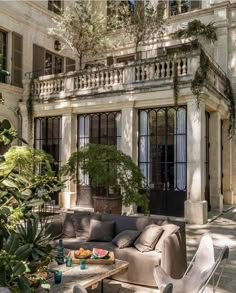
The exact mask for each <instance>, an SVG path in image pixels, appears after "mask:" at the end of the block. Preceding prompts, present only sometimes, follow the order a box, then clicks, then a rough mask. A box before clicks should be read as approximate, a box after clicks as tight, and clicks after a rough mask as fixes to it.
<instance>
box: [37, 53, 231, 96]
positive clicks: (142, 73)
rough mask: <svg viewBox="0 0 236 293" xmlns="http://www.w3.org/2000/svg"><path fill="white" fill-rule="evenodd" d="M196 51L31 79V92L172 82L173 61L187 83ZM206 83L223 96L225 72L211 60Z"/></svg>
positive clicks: (77, 92) (72, 92) (76, 92)
mask: <svg viewBox="0 0 236 293" xmlns="http://www.w3.org/2000/svg"><path fill="white" fill-rule="evenodd" d="M199 62H200V50H196V51H194V52H191V53H187V54H185V56H181V55H179V56H177V57H175V58H171V57H170V56H166V57H162V58H161V59H158V58H149V59H145V60H140V61H138V62H133V63H129V64H117V65H112V66H107V67H103V68H93V69H90V70H81V71H75V72H70V73H67V74H57V75H50V76H42V77H40V78H38V79H34V81H33V84H32V88H31V91H32V94H33V96H35V97H38V98H39V99H43V100H44V99H46V100H47V99H50V98H54V99H60V98H67V97H80V96H86V95H94V94H102V93H109V92H116V91H126V90H130V89H138V88H140V87H142V88H144V87H145V86H148V87H150V86H151V87H161V86H162V85H167V84H170V85H172V84H173V77H174V63H176V66H177V74H178V77H179V79H180V81H182V82H191V80H192V79H193V77H194V74H195V72H196V70H197V68H198V66H199ZM207 77H208V78H207V84H208V85H210V86H211V87H213V88H214V89H215V90H217V91H218V92H219V93H220V94H221V95H223V96H225V89H226V78H227V77H226V75H225V73H224V72H223V71H222V70H221V69H220V68H219V67H218V66H217V65H216V64H215V63H214V62H213V61H212V60H211V61H210V66H209V69H208V73H207Z"/></svg>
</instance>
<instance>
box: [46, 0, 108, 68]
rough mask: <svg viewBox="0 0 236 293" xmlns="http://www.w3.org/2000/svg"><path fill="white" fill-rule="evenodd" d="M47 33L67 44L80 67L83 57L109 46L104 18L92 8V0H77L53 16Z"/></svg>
mask: <svg viewBox="0 0 236 293" xmlns="http://www.w3.org/2000/svg"><path fill="white" fill-rule="evenodd" d="M53 20H54V23H55V27H54V28H50V29H49V34H50V35H53V36H56V37H57V38H58V39H60V40H61V41H62V42H63V43H65V44H66V45H68V46H69V47H70V48H71V49H72V51H73V52H74V53H75V54H76V55H77V56H78V58H79V64H80V68H81V67H82V61H83V59H84V58H85V57H89V56H93V55H95V54H97V53H100V52H103V51H104V50H106V49H107V48H109V47H110V46H111V43H110V41H109V39H108V37H107V34H106V25H105V24H106V18H105V16H104V15H103V14H102V13H101V12H100V11H99V10H98V9H94V7H93V1H85V0H78V1H76V3H74V4H73V5H70V6H67V7H66V8H65V10H64V11H63V12H62V13H61V14H60V15H55V17H54V19H53Z"/></svg>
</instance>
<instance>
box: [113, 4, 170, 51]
mask: <svg viewBox="0 0 236 293" xmlns="http://www.w3.org/2000/svg"><path fill="white" fill-rule="evenodd" d="M115 2H116V1H112V2H111V5H112V4H113V5H114V3H115ZM113 10H114V8H113ZM164 12H165V2H164V1H155V2H153V1H150V0H147V1H136V2H135V5H134V11H133V12H132V11H130V8H129V6H128V5H119V7H118V13H117V14H113V15H112V19H113V18H114V17H116V22H117V26H118V27H120V28H122V29H123V30H124V31H125V32H126V34H127V35H128V36H129V37H130V39H131V41H132V42H134V43H135V50H136V53H137V51H138V46H139V45H140V44H141V43H144V42H145V41H150V40H152V39H153V40H155V39H156V38H161V37H162V36H163V34H164V23H165V18H164Z"/></svg>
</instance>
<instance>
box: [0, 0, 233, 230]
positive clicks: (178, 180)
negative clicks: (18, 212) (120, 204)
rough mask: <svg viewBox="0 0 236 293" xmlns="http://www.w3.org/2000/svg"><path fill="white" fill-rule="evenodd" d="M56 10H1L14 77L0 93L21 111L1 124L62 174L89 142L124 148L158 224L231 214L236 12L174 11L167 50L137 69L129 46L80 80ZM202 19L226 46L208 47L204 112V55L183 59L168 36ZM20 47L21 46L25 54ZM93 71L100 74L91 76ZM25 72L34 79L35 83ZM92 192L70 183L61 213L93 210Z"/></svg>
mask: <svg viewBox="0 0 236 293" xmlns="http://www.w3.org/2000/svg"><path fill="white" fill-rule="evenodd" d="M52 2H60V1H22V2H19V1H9V2H7V1H2V2H0V34H1V33H2V40H3V39H7V42H5V44H6V45H5V47H4V46H2V47H1V46H0V50H2V52H3V51H4V50H5V51H4V52H7V53H5V57H4V58H5V60H6V62H5V63H4V64H2V67H3V66H4V68H3V69H5V70H7V71H9V72H10V76H7V77H5V80H2V82H1V83H0V92H2V95H4V97H5V100H7V102H8V103H9V105H10V107H11V109H12V108H13V109H18V108H17V107H20V108H19V109H20V111H15V112H14V113H12V111H11V110H9V107H8V109H7V108H6V106H1V109H0V118H1V119H3V118H8V119H9V120H10V121H11V123H12V125H13V126H14V127H15V128H20V129H22V132H23V137H24V138H25V139H27V140H28V141H31V143H32V144H34V145H35V147H37V148H43V149H45V150H46V151H48V152H50V153H51V154H52V155H54V158H55V160H56V162H57V164H55V168H56V169H57V168H58V166H60V165H61V164H63V163H65V162H66V161H67V159H68V158H69V156H70V154H71V153H72V152H74V151H76V150H77V148H78V147H80V146H81V145H84V144H86V143H88V142H92V143H105V144H115V145H117V147H118V148H119V149H121V150H122V151H123V152H125V153H126V154H128V155H130V156H131V157H132V158H133V160H134V161H135V162H136V163H137V164H138V165H139V166H140V168H141V170H142V172H143V174H144V175H145V177H146V182H147V187H148V188H149V189H150V210H151V213H153V214H164V215H173V216H185V218H186V220H187V221H188V222H190V223H198V224H200V223H205V222H206V221H207V212H208V209H209V208H219V209H222V205H223V203H229V204H233V203H234V202H235V195H236V180H235V176H236V158H235V151H234V149H235V143H236V140H235V138H233V139H232V140H229V139H228V134H227V130H228V125H229V110H228V109H229V101H228V99H227V96H226V94H225V93H226V88H227V82H226V80H227V78H229V79H230V80H231V84H232V86H233V88H234V89H235V83H236V79H235V78H236V69H235V60H236V53H235V46H236V44H235V36H236V30H235V23H236V3H234V1H216V0H209V1H187V2H186V1H169V2H167V5H166V6H167V7H166V17H167V18H168V22H167V23H168V24H167V30H168V34H167V35H166V36H165V38H164V39H163V40H162V42H161V43H157V42H154V43H149V44H143V46H140V54H139V61H138V62H134V45H133V44H131V43H130V42H128V41H127V42H125V43H124V45H123V47H122V49H119V50H114V51H112V52H107V53H105V54H104V55H102V56H96V58H95V59H96V60H98V59H99V62H98V61H96V60H95V59H94V60H85V64H84V70H80V71H74V70H75V69H76V64H75V63H74V62H73V60H75V57H74V56H72V54H71V52H70V51H66V50H62V51H59V53H58V51H56V50H57V47H56V46H57V42H56V43H55V41H57V40H55V39H53V38H51V37H49V36H48V35H47V28H48V27H50V26H52V22H51V18H52V16H53V13H56V12H57V11H50V9H51V10H53V9H52V7H55V6H51V5H52ZM183 2H186V3H187V4H186V3H183ZM68 3H70V2H69V1H65V2H64V4H62V3H61V4H60V5H62V6H63V5H68ZM57 4H58V3H57ZM94 6H95V9H101V11H103V13H104V14H106V13H107V9H106V1H94ZM183 7H184V8H183ZM196 18H197V19H200V20H201V21H202V22H204V23H209V22H211V21H213V22H214V25H215V26H216V28H217V36H218V40H217V42H216V43H215V44H214V45H213V44H210V43H209V44H208V43H204V44H203V47H204V52H205V54H206V55H207V56H209V58H210V66H209V69H208V73H207V76H208V78H207V82H206V85H205V86H204V88H203V93H202V98H201V102H200V105H199V109H198V110H197V109H196V99H195V97H194V95H193V93H192V91H191V81H192V80H193V78H194V74H195V72H196V70H197V68H198V66H199V61H200V55H201V51H200V50H199V49H196V50H190V51H189V52H186V53H185V54H180V53H179V52H180V51H181V50H179V49H180V48H181V43H180V41H179V40H176V39H173V38H172V37H171V35H170V33H171V32H174V31H175V30H176V29H177V28H180V27H182V26H183V25H184V24H186V23H187V22H188V21H191V20H193V19H196ZM20 35H21V36H22V37H19V36H20ZM14 42H15V43H16V42H18V43H17V44H18V47H17V48H16V47H15V46H14ZM0 44H1V42H0ZM3 47H4V48H6V49H3ZM1 48H2V49H1ZM19 48H21V49H22V50H19ZM0 53H1V51H0ZM173 53H174V55H175V56H176V63H177V70H178V80H179V82H178V83H179V99H178V107H176V106H175V101H174V94H173V60H172V59H171V58H169V56H170V55H171V54H172V55H173ZM17 54H18V55H17ZM19 54H20V56H21V58H20V60H21V62H22V64H21V65H22V66H21V75H19V66H17V64H14V58H15V57H14V56H19ZM101 58H102V59H101ZM86 64H87V65H88V64H89V65H91V64H92V66H90V69H86V68H87V67H86ZM18 65H19V64H18ZM14 70H15V71H14ZM17 70H18V71H17ZM27 72H31V73H29V74H28V75H30V74H32V72H33V74H34V76H35V79H34V80H33V82H32V83H30V80H29V78H28V79H27V76H25V73H27ZM17 74H18V75H17ZM15 76H16V77H17V78H16V79H17V80H18V81H19V84H16V83H15V80H14V78H15ZM23 83H24V89H23V87H22V84H23ZM30 92H31V94H32V95H33V97H34V98H35V101H36V102H35V105H34V121H33V122H34V123H33V124H34V125H33V127H34V131H33V135H31V133H30V131H29V127H28V126H29V121H28V118H27V117H28V116H27V107H26V103H25V101H26V99H27V98H28V96H29V94H30ZM19 113H20V114H21V115H20V116H19V115H18V114H19ZM88 185H89V182H88V178H84V181H83V182H82V184H81V186H80V188H78V187H77V186H75V185H73V184H72V183H69V182H68V184H67V186H66V188H65V190H64V191H63V192H62V193H61V194H60V196H59V204H60V205H61V206H64V207H67V208H69V207H73V206H83V207H92V198H91V196H90V192H89V187H88Z"/></svg>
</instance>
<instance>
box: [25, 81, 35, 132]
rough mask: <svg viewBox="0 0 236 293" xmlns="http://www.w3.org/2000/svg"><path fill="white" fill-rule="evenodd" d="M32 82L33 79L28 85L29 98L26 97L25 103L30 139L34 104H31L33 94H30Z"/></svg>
mask: <svg viewBox="0 0 236 293" xmlns="http://www.w3.org/2000/svg"><path fill="white" fill-rule="evenodd" d="M33 82H34V79H33V78H31V80H30V83H29V96H28V99H27V101H26V108H27V118H28V127H29V137H32V129H33V117H34V103H33V94H32V85H33Z"/></svg>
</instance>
